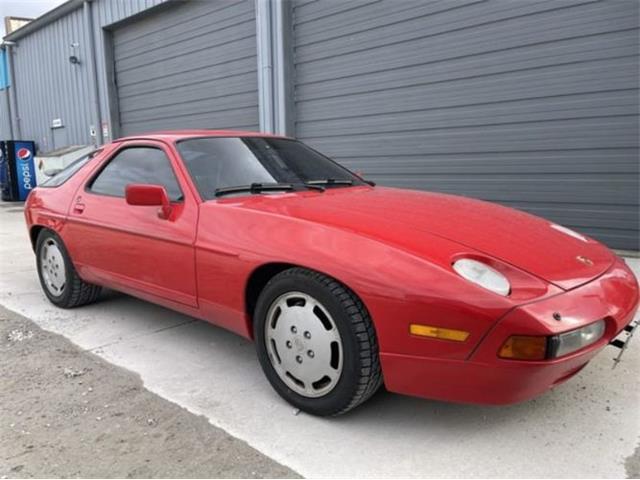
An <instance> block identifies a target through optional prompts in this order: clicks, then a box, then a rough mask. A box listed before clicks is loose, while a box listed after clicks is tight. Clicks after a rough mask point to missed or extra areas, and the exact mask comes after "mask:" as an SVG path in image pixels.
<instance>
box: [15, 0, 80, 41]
mask: <svg viewBox="0 0 640 480" xmlns="http://www.w3.org/2000/svg"><path fill="white" fill-rule="evenodd" d="M89 1H90V0H89ZM84 2H85V0H67V1H66V2H64V3H63V4H61V5H58V6H57V7H56V8H54V9H53V10H49V11H48V12H46V13H44V14H42V15H40V16H39V17H38V18H36V19H35V20H33V21H31V22H29V23H27V24H26V25H24V26H23V27H20V28H18V29H17V30H15V31H14V32H11V33H10V34H9V35H6V36H5V37H3V40H6V41H10V42H15V41H16V40H19V39H21V38H24V37H26V36H27V35H29V34H31V33H33V32H35V31H36V30H40V29H41V28H43V27H45V26H47V25H49V24H50V23H53V22H55V21H56V20H58V19H59V18H62V17H64V16H65V15H67V14H68V13H71V12H73V11H74V10H77V9H78V8H80V7H82V4H83V3H84Z"/></svg>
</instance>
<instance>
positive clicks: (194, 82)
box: [113, 0, 258, 135]
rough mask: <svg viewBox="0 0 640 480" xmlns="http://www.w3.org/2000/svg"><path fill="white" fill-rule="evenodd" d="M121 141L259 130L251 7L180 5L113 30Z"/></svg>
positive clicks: (242, 3) (237, 3)
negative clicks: (190, 131)
mask: <svg viewBox="0 0 640 480" xmlns="http://www.w3.org/2000/svg"><path fill="white" fill-rule="evenodd" d="M113 44H114V62H115V75H116V84H117V92H118V95H117V96H118V107H119V112H120V127H121V132H120V133H121V135H128V134H132V133H140V132H144V131H149V130H158V129H175V128H239V129H257V128H258V93H257V88H258V80H257V71H256V68H257V60H256V23H255V12H254V2H253V1H246V0H241V1H229V0H224V1H214V0H211V1H206V2H204V1H193V2H186V3H183V2H176V3H172V4H171V5H169V6H167V7H159V9H158V10H157V11H155V12H154V13H150V14H147V15H146V16H143V17H142V18H139V19H134V20H133V21H131V22H129V23H127V24H126V25H124V26H121V27H119V28H117V29H116V30H114V32H113Z"/></svg>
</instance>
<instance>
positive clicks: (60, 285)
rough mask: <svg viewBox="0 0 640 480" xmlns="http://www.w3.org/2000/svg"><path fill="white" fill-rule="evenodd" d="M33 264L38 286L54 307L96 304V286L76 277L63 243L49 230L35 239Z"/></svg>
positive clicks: (97, 294)
mask: <svg viewBox="0 0 640 480" xmlns="http://www.w3.org/2000/svg"><path fill="white" fill-rule="evenodd" d="M36 262H37V266H38V276H39V277H40V285H42V289H43V290H44V293H45V295H46V296H47V298H48V299H49V300H50V301H51V303H53V304H54V305H56V306H58V307H61V308H73V307H79V306H81V305H86V304H87V303H91V302H93V301H95V300H96V299H97V298H98V296H99V295H100V290H101V288H100V287H99V286H97V285H93V284H91V283H87V282H85V281H84V280H82V279H81V278H80V277H79V276H78V273H77V272H76V269H75V268H74V266H73V263H72V262H71V258H70V257H69V253H68V252H67V249H66V248H65V246H64V243H62V239H61V238H60V237H59V236H58V235H56V234H55V233H54V232H52V231H51V230H42V231H41V232H40V234H39V235H38V240H37V241H36Z"/></svg>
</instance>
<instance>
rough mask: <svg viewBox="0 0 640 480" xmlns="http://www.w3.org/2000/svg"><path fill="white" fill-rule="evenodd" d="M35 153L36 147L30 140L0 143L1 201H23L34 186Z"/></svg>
mask: <svg viewBox="0 0 640 480" xmlns="http://www.w3.org/2000/svg"><path fill="white" fill-rule="evenodd" d="M35 152H36V146H35V144H34V142H32V141H30V140H8V141H6V142H0V190H1V191H2V200H5V201H24V200H26V199H27V195H29V192H30V191H31V190H32V189H33V188H34V187H35V186H36V166H35V162H34V156H35Z"/></svg>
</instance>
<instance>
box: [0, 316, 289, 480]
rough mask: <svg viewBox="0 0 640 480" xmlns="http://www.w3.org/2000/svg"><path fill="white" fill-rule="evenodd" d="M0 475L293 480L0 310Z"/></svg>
mask: <svg viewBox="0 0 640 480" xmlns="http://www.w3.org/2000/svg"><path fill="white" fill-rule="evenodd" d="M0 378H1V379H2V383H1V388H0V477H2V478H15V477H17V478H29V477H56V478H59V477H122V478H124V477H126V478H138V477H151V478H153V477H194V478H202V477H232V478H237V477H256V478H274V477H287V478H293V477H298V476H297V474H296V473H295V472H293V471H291V470H290V469H288V468H286V467H283V466H282V465H280V464H278V463H276V462H274V461H273V460H271V459H269V458H268V457H265V456H264V455H262V454H260V453H259V452H257V451H256V450H254V449H253V448H251V447H249V446H248V445H247V444H246V443H244V442H242V441H240V440H238V439H236V438H234V437H232V436H230V435H229V434H227V433H226V432H225V431H223V430H221V429H219V428H216V427H214V426H212V425H211V424H210V423H209V422H208V421H207V420H206V419H205V418H204V417H201V416H197V415H194V414H192V413H190V412H188V411H187V410H185V409H183V408H181V407H179V406H177V405H175V404H173V403H171V402H169V401H167V400H164V399H162V398H161V397H159V396H157V395H155V394H153V393H151V392H149V391H148V390H146V389H145V388H144V387H143V385H142V382H141V381H140V379H139V378H138V376H136V375H135V374H133V373H131V372H129V371H126V370H124V369H121V368H118V367H116V366H114V365H111V364H109V363H107V362H105V361H104V360H102V359H100V358H99V357H97V356H95V355H93V354H91V353H88V352H85V351H82V350H80V349H79V348H77V347H76V346H75V345H73V344H72V343H71V342H69V341H68V340H66V339H65V338H64V337H62V336H59V335H55V334H52V333H48V332H46V331H44V330H42V329H40V328H38V326H37V325H36V324H35V323H33V322H32V321H30V320H28V319H26V318H24V317H22V316H20V315H17V314H14V313H12V312H10V311H8V310H6V309H4V308H2V307H0Z"/></svg>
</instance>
